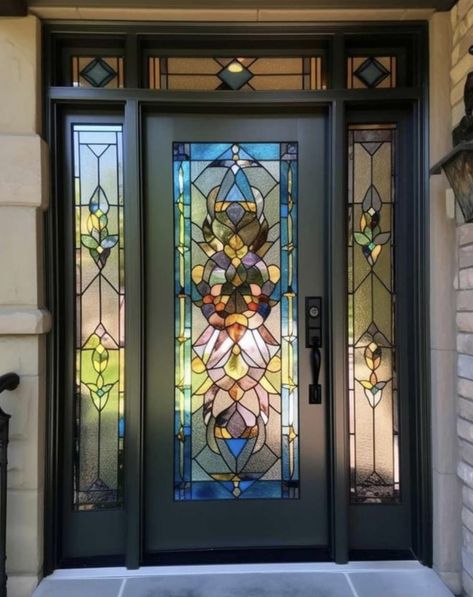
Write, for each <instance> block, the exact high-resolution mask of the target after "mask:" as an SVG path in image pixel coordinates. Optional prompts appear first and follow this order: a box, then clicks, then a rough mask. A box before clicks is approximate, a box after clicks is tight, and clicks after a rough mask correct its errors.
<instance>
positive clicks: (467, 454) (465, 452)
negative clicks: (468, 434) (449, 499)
mask: <svg viewBox="0 0 473 597" xmlns="http://www.w3.org/2000/svg"><path fill="white" fill-rule="evenodd" d="M458 455H459V457H460V459H461V460H464V461H465V462H466V463H467V464H469V465H471V466H473V444H471V443H470V442H469V441H463V440H461V439H459V441H458ZM472 499H473V495H472ZM471 509H472V510H473V504H472V507H471Z"/></svg>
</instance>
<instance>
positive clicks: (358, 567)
mask: <svg viewBox="0 0 473 597" xmlns="http://www.w3.org/2000/svg"><path fill="white" fill-rule="evenodd" d="M426 569H427V570H428V568H426V567H425V566H423V565H422V564H421V563H420V562H418V561H417V560H383V561H371V562H348V564H336V563H335V562H301V563H287V564H284V563H283V564H280V563H277V564H202V565H186V566H142V567H141V568H138V569H136V570H129V569H128V568H125V567H124V566H112V567H107V568H62V569H58V570H55V571H54V572H53V573H52V574H51V575H50V576H48V577H47V578H50V579H68V578H70V579H74V578H81V579H83V578H134V577H136V576H172V575H176V574H179V575H180V576H182V575H186V574H187V575H192V574H195V575H197V574H251V573H255V574H256V573H276V572H279V573H296V572H323V573H338V574H340V573H351V572H357V573H358V572H360V573H361V572H376V571H382V570H389V571H409V570H426Z"/></svg>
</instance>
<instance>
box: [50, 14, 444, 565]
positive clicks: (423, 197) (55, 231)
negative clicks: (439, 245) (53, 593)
mask: <svg viewBox="0 0 473 597" xmlns="http://www.w3.org/2000/svg"><path fill="white" fill-rule="evenodd" d="M141 27H142V30H143V31H146V32H149V30H150V26H149V25H146V26H141ZM111 28H113V27H112V26H107V25H101V26H96V25H85V26H81V27H80V29H79V28H78V26H77V25H76V24H65V25H64V24H62V23H61V24H60V25H58V24H51V25H48V26H46V28H45V41H46V44H45V45H46V49H47V51H46V67H45V69H44V70H45V90H46V94H47V101H46V102H45V121H46V123H47V127H46V130H47V140H48V142H49V144H50V147H51V150H52V160H51V166H52V170H53V172H52V175H53V176H52V179H51V180H52V181H53V184H52V201H51V207H50V209H49V211H48V212H47V214H46V229H47V257H48V259H47V264H48V267H47V270H48V305H49V307H50V309H51V311H52V313H53V315H54V316H55V318H56V319H59V320H60V319H61V315H62V309H63V306H62V303H61V301H62V291H61V289H60V284H59V282H60V280H61V272H62V271H63V264H62V263H61V259H60V257H59V250H58V249H59V247H60V244H59V243H60V240H61V238H60V237H61V233H60V226H61V222H60V221H59V219H58V213H57V203H58V200H59V197H60V196H61V189H62V181H61V167H60V158H61V156H60V152H58V151H57V148H58V147H60V145H59V139H58V135H59V134H60V129H61V127H60V121H61V118H62V114H63V112H64V111H65V110H67V109H68V108H76V109H77V108H78V109H79V110H80V109H87V107H89V108H97V107H101V108H102V109H103V110H104V112H103V113H107V110H110V109H112V110H113V109H115V110H116V109H117V108H118V109H120V110H123V112H124V156H125V193H126V194H127V196H135V197H140V196H141V180H140V178H141V177H140V134H139V127H140V122H141V110H142V108H143V107H144V106H148V105H153V106H159V108H160V109H162V110H169V111H172V112H176V111H184V112H186V111H188V110H189V107H190V105H192V106H193V107H194V108H196V107H198V108H200V109H212V108H213V109H215V107H217V106H219V107H225V108H228V109H235V108H239V109H241V108H242V107H244V108H246V109H249V110H251V111H258V110H262V111H265V110H268V109H277V110H280V111H287V112H288V113H291V112H292V111H300V110H302V111H305V110H310V109H311V108H312V109H316V108H318V109H320V108H321V107H325V108H328V112H329V116H328V120H329V131H330V139H329V147H330V159H329V162H330V164H331V166H330V179H329V187H330V195H331V201H330V207H329V210H328V211H329V214H328V217H329V218H330V226H329V241H328V245H329V246H331V247H334V246H336V243H335V242H332V239H337V238H345V235H346V229H345V219H344V218H340V217H338V218H336V217H334V214H335V213H337V212H338V213H345V208H346V180H345V179H346V177H341V176H340V175H339V173H337V172H336V168H334V167H333V165H334V164H337V163H343V164H345V165H346V163H347V151H346V114H347V111H348V110H350V109H353V110H357V109H359V108H361V107H363V108H367V107H368V108H369V107H372V108H373V109H377V108H379V103H380V102H383V109H386V110H389V109H398V108H404V109H406V110H408V111H409V112H411V114H412V115H413V118H414V119H415V122H416V123H417V124H416V130H415V132H414V133H415V140H414V145H415V148H416V155H415V162H416V168H414V186H415V189H416V196H417V199H418V201H417V203H416V205H417V212H418V214H417V215H418V217H417V222H416V229H417V238H416V246H417V253H418V255H417V257H416V259H417V260H418V263H419V268H418V279H417V281H416V282H417V285H418V288H419V294H418V302H417V304H416V305H415V315H416V317H415V322H416V326H415V327H416V329H415V331H414V333H413V336H414V340H415V347H414V354H415V355H416V364H418V367H417V372H416V375H417V377H416V379H415V385H416V390H417V395H418V397H419V398H418V401H417V402H418V403H417V404H416V416H415V430H416V432H415V433H413V434H412V435H413V437H412V440H413V441H416V442H417V445H416V449H415V450H413V452H415V456H414V459H415V469H414V471H413V479H416V481H417V487H416V488H415V489H413V495H414V498H413V504H412V509H413V510H412V511H413V525H412V526H413V529H412V531H413V552H414V553H415V555H416V557H417V558H418V559H419V560H420V561H421V562H423V563H424V564H427V565H431V560H432V552H431V550H432V545H431V535H432V513H431V509H432V507H431V500H432V497H431V481H430V414H429V411H430V399H429V397H430V387H429V369H428V346H429V336H428V330H429V326H428V300H427V297H428V287H429V286H428V281H429V280H428V244H427V241H428V210H427V206H428V195H427V189H428V185H427V181H428V148H427V131H428V126H427V124H428V120H427V100H428V95H427V65H428V44H427V39H428V35H427V34H428V28H427V26H426V23H424V22H422V23H408V24H405V23H389V24H386V23H383V24H374V25H373V24H372V23H370V24H369V25H366V24H363V23H361V24H356V25H351V24H337V25H334V24H324V25H317V26H315V25H301V26H292V27H290V28H289V32H288V28H287V27H284V26H283V25H280V26H274V25H271V26H268V25H266V24H265V25H263V24H262V25H261V26H259V24H258V25H256V24H249V25H243V24H242V25H240V24H239V25H234V26H223V25H221V24H219V25H218V28H219V31H222V30H223V31H225V32H227V33H228V34H229V35H235V34H240V35H243V36H245V35H253V36H254V35H257V34H261V35H262V36H263V38H264V35H265V34H267V33H268V32H271V33H273V34H276V35H280V36H285V37H288V36H289V37H290V39H292V40H295V41H297V40H298V39H303V38H305V37H306V36H307V35H309V34H316V33H318V34H320V33H321V32H323V33H324V34H328V33H330V34H331V35H333V38H332V57H331V62H330V71H331V80H332V85H333V86H334V87H338V88H335V89H329V90H326V91H315V92H310V93H307V92H294V93H290V92H258V93H254V92H253V93H251V94H243V93H242V92H235V93H237V94H238V95H233V94H232V93H231V92H230V93H229V94H227V93H226V94H224V95H220V94H218V93H215V92H210V93H200V92H198V93H195V92H194V93H191V94H189V93H185V92H170V91H165V92H162V91H154V90H148V89H137V88H132V89H130V88H128V89H118V90H110V89H85V88H72V87H53V86H51V85H50V83H51V69H52V58H53V56H52V52H53V50H54V49H55V44H54V43H53V41H54V36H55V35H56V34H58V33H61V34H63V33H64V32H65V31H66V32H69V33H72V34H74V33H76V34H77V33H78V31H79V30H80V31H81V32H83V31H84V30H88V31H97V30H101V31H103V30H107V31H110V29H111ZM124 28H125V29H127V30H128V29H129V31H130V33H129V36H130V39H129V40H128V41H127V45H126V52H127V53H130V55H132V54H133V53H135V55H136V35H137V31H140V30H141V29H140V26H137V25H136V24H130V25H128V24H124V25H123V26H120V31H123V29H124ZM151 29H152V30H153V31H154V30H156V31H157V32H160V33H161V34H163V32H164V33H165V34H167V35H175V36H178V35H188V34H189V32H191V33H192V34H194V35H197V34H200V35H201V34H206V35H209V36H211V35H212V33H215V31H216V27H215V24H214V25H209V24H202V25H199V26H195V25H192V26H191V25H188V24H185V25H182V26H181V25H176V24H171V25H169V26H166V25H160V26H156V27H151ZM380 30H381V33H382V32H383V31H384V32H385V33H386V34H388V33H389V34H390V35H395V34H396V33H402V34H406V33H410V34H412V35H413V37H414V39H415V43H416V44H418V48H419V57H420V60H419V65H418V66H417V70H418V72H419V73H420V76H419V77H418V81H419V83H420V84H419V85H418V86H416V87H410V88H395V89H384V90H383V89H377V90H346V89H343V86H344V80H343V72H344V70H343V64H344V60H345V53H344V41H343V34H344V33H347V32H349V33H356V34H359V33H365V32H371V33H373V32H374V31H376V32H377V33H379V32H380ZM130 70H131V69H130ZM135 83H136V81H135ZM98 103H100V106H99V104H98ZM339 210H341V211H339ZM125 218H126V221H127V224H126V226H127V230H128V234H129V236H131V237H132V236H133V234H134V232H135V233H136V232H141V225H142V222H141V218H142V215H141V213H140V210H137V209H131V202H128V208H127V202H125ZM130 231H131V232H130ZM137 238H139V236H138V237H137ZM125 246H126V247H128V248H126V251H127V253H126V260H127V263H128V268H127V270H128V272H127V274H126V275H127V305H128V306H129V308H131V309H132V310H133V312H134V313H135V314H136V313H139V314H140V321H141V325H140V326H132V325H131V323H130V318H128V323H127V328H126V333H127V346H128V347H129V351H128V353H129V354H131V358H132V359H133V362H132V366H131V368H130V365H129V364H128V363H127V375H126V391H127V394H128V395H132V394H133V393H138V395H140V396H141V397H142V394H143V387H144V386H143V378H142V371H141V366H140V359H141V354H142V351H143V334H142V329H140V328H141V327H142V323H143V318H142V314H143V300H144V296H143V292H142V282H143V276H142V275H141V269H142V259H141V255H142V248H141V246H140V244H139V243H138V244H132V243H126V245H125ZM344 253H345V252H344V251H343V250H341V251H332V252H330V255H331V260H330V265H329V267H328V268H327V275H328V276H329V279H328V280H327V289H330V294H331V296H335V297H336V296H345V295H346V288H345V282H346V280H345V278H346V275H345V274H346V263H345V261H344ZM130 264H131V267H130ZM133 264H135V265H136V266H137V267H133ZM130 276H131V277H130ZM130 302H131V303H132V306H131V307H130ZM331 303H332V301H330V308H329V309H328V310H327V311H328V317H329V327H330V329H331V330H332V333H333V329H334V327H333V326H335V325H336V326H337V328H338V333H337V334H334V338H335V337H336V338H337V339H338V342H337V344H336V345H335V344H333V343H332V348H331V354H330V355H327V356H329V358H328V359H327V361H328V377H327V379H328V382H329V385H330V387H331V394H332V397H331V400H330V404H331V410H330V413H329V436H330V437H329V442H330V445H329V454H330V455H331V460H330V461H329V475H330V492H331V496H332V499H330V500H329V504H332V507H331V511H330V513H329V516H330V529H331V533H330V534H331V539H332V540H331V546H332V547H331V554H330V555H331V557H332V559H333V560H334V561H336V562H337V563H345V562H347V561H348V556H349V553H348V534H349V529H348V526H349V525H348V505H349V478H348V474H349V473H348V463H349V460H348V458H349V455H348V448H349V446H348V429H347V421H348V417H347V410H348V405H347V400H346V387H347V382H346V371H347V368H346V366H345V365H346V345H347V344H346V335H347V332H346V327H347V326H346V325H344V323H345V322H346V308H345V303H344V301H343V300H340V301H337V302H336V308H335V309H334V310H333V309H332V305H331ZM58 327H59V326H55V328H54V330H53V332H52V334H51V335H50V338H49V342H48V356H49V359H48V361H49V365H48V388H49V392H48V395H49V399H48V432H47V445H48V449H47V465H46V487H45V565H44V567H45V573H49V572H51V571H52V570H54V569H55V568H57V567H58V565H60V564H61V563H64V562H62V561H61V554H60V541H59V536H60V532H61V524H60V503H59V495H58V487H59V475H60V467H59V462H60V461H59V446H60V445H61V442H60V426H61V422H60V417H59V415H58V413H59V412H60V401H59V396H60V390H61V379H60V376H59V374H58V372H59V370H60V363H61V356H60V350H59V347H61V346H62V345H63V344H62V337H61V331H60V330H58ZM335 363H337V368H336V373H337V374H336V375H335ZM340 363H343V364H344V366H343V375H342V374H341V369H342V368H341V367H340ZM136 402H137V403H138V401H136ZM131 403H132V401H131V400H128V401H127V406H126V416H127V420H128V421H129V424H130V427H133V426H135V428H140V426H141V428H142V422H143V421H142V417H143V413H142V409H141V403H142V402H141V403H140V404H139V405H138V406H136V405H135V406H134V407H133V408H132V404H131ZM141 436H142V434H140V437H135V438H133V437H132V438H129V439H128V442H127V449H126V452H125V454H126V455H125V458H126V466H127V468H128V470H135V471H139V483H138V491H135V488H136V487H137V484H136V482H135V481H134V480H133V482H132V480H131V479H130V476H128V480H127V481H126V486H125V490H126V495H127V502H128V507H127V513H128V514H127V523H126V528H127V541H126V545H127V553H126V557H125V561H126V564H127V566H128V567H129V568H132V569H133V568H138V567H139V566H140V564H141V562H142V557H141V550H142V542H141V536H142V532H141V531H142V529H141V503H142V490H141V484H142V459H141V454H142V449H143V445H142V441H143V440H142V437H141ZM335 513H337V516H335ZM377 553H378V555H380V556H382V557H383V558H384V559H387V558H390V559H393V556H394V555H395V554H393V553H389V552H381V551H380V552H377ZM366 555H367V554H366ZM372 556H373V554H370V557H372ZM402 556H403V557H404V558H405V554H402ZM360 557H362V554H360ZM90 563H91V564H93V562H90ZM117 563H118V560H117Z"/></svg>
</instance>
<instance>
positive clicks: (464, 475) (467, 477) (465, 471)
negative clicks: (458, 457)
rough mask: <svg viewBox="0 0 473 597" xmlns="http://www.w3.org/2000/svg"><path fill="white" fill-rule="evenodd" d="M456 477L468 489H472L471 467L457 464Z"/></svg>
mask: <svg viewBox="0 0 473 597" xmlns="http://www.w3.org/2000/svg"><path fill="white" fill-rule="evenodd" d="M458 476H459V477H460V479H461V480H462V481H463V482H464V483H465V484H466V485H468V487H469V488H472V489H473V467H471V466H470V465H468V464H467V463H466V462H459V463H458Z"/></svg>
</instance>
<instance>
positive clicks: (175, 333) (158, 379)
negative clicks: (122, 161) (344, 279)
mask: <svg viewBox="0 0 473 597" xmlns="http://www.w3.org/2000/svg"><path fill="white" fill-rule="evenodd" d="M143 133H144V155H143V160H144V197H145V203H144V222H145V263H146V271H145V286H146V289H145V297H146V304H145V317H146V319H145V334H146V344H145V347H146V349H145V379H146V385H145V387H146V390H145V406H144V408H145V411H144V425H145V449H144V455H145V468H144V470H145V475H144V491H145V497H144V517H143V522H144V551H145V560H146V558H148V559H149V560H152V559H153V557H155V558H156V559H157V560H159V556H160V554H161V555H163V554H164V553H169V552H177V551H180V552H182V551H184V552H195V551H197V550H199V551H202V550H221V551H224V550H225V551H227V552H228V550H232V551H235V550H239V549H243V548H244V549H246V550H248V549H249V550H251V551H252V552H253V553H254V552H255V551H256V550H263V549H264V550H267V549H275V548H284V549H286V550H287V548H311V551H312V554H313V553H315V550H316V549H320V550H321V551H322V550H324V548H326V547H327V545H328V513H327V506H328V504H327V494H328V491H327V448H326V446H327V430H326V424H327V416H326V411H327V401H328V400H329V392H328V388H327V386H326V380H325V375H324V350H325V348H326V346H325V344H326V339H325V338H324V336H323V334H324V333H325V332H326V330H324V329H323V328H324V326H325V322H324V321H323V317H322V316H321V314H322V315H323V308H322V310H321V311H320V309H319V307H318V306H317V302H315V303H314V302H313V301H312V302H311V301H309V302H308V306H307V309H308V310H309V311H310V310H311V314H312V317H313V319H312V323H314V322H315V323H316V325H320V328H321V332H320V343H321V344H322V349H321V355H322V361H321V362H322V366H321V370H320V376H319V379H318V384H320V392H318V391H317V384H316V380H314V377H316V373H317V371H316V370H317V369H318V367H317V364H318V363H317V362H316V361H317V357H318V350H317V349H314V348H311V344H312V341H313V336H311V334H308V333H306V324H307V317H308V316H309V314H308V313H306V312H305V311H306V302H307V301H306V299H307V297H309V298H310V297H320V300H321V301H322V302H323V298H324V295H325V285H324V280H325V273H326V272H325V271H324V267H325V264H326V263H327V262H328V261H327V255H326V251H327V247H326V242H325V241H326V239H325V230H326V225H325V224H326V220H325V209H326V197H327V193H326V180H325V177H326V170H327V168H326V166H327V164H326V154H327V151H326V119H325V116H324V114H323V113H320V114H316V115H314V114H311V115H310V116H306V115H297V114H296V115H291V116H287V115H284V116H282V115H281V114H274V115H265V116H260V115H255V114H245V115H242V114H230V113H228V114H225V115H215V114H208V113H205V114H204V113H200V114H194V115H187V114H185V115H184V114H180V115H162V114H156V113H149V114H147V115H146V116H145V118H144V125H143ZM314 305H315V307H316V308H315V309H314ZM310 307H312V309H310ZM320 313H321V314H320ZM311 333H312V334H314V332H313V330H312V332H311ZM317 334H318V332H315V335H317ZM314 384H315V388H312V393H310V390H309V387H310V386H311V385H314ZM286 554H287V552H286ZM325 557H327V555H326V554H325ZM255 558H257V555H255V556H254V557H253V559H255ZM194 561H195V558H194Z"/></svg>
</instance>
